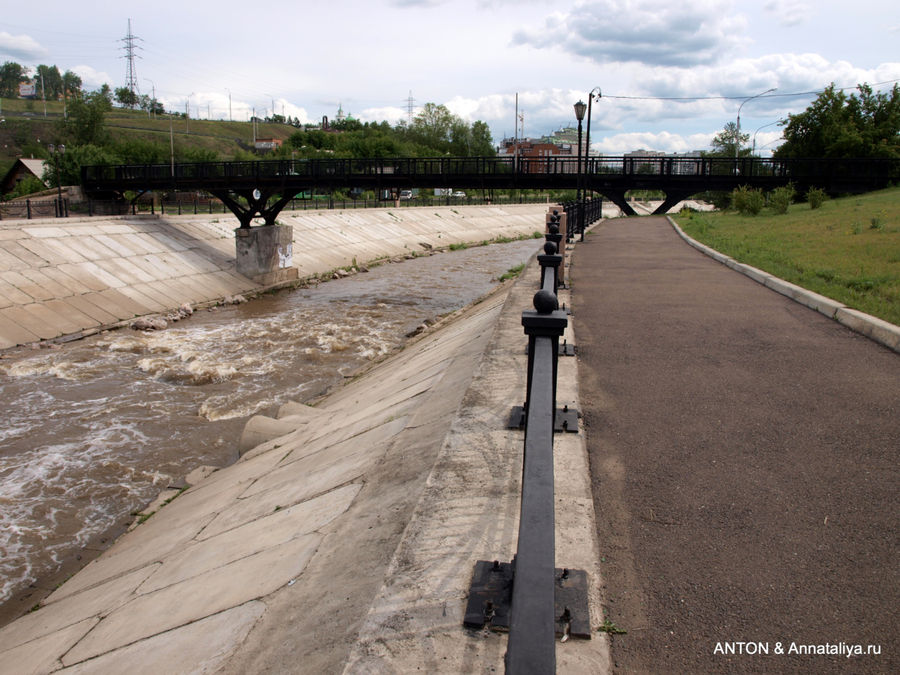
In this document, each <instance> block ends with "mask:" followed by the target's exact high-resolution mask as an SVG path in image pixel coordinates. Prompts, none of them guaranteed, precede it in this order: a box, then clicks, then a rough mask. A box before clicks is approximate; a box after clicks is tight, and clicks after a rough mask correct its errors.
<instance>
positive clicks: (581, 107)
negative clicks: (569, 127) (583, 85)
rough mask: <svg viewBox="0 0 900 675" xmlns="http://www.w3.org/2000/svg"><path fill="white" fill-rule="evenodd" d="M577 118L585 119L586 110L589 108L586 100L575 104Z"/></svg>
mask: <svg viewBox="0 0 900 675" xmlns="http://www.w3.org/2000/svg"><path fill="white" fill-rule="evenodd" d="M574 107H575V119H577V120H578V121H579V122H580V121H581V120H583V119H584V111H585V110H587V105H585V103H584V101H581V100H579V101H578V103H576V104H575V106H574Z"/></svg>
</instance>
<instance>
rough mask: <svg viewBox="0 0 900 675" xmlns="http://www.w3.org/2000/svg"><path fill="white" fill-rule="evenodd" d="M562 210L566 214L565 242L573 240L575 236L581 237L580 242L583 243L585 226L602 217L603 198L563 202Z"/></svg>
mask: <svg viewBox="0 0 900 675" xmlns="http://www.w3.org/2000/svg"><path fill="white" fill-rule="evenodd" d="M563 210H564V211H565V212H566V241H572V240H573V239H575V235H576V234H578V235H581V241H584V230H585V229H586V228H587V226H588V225H590V224H591V223H593V222H595V221H597V220H600V219H601V218H602V217H603V213H602V212H603V198H602V197H594V198H592V199H581V200H576V201H574V202H565V203H564V204H563Z"/></svg>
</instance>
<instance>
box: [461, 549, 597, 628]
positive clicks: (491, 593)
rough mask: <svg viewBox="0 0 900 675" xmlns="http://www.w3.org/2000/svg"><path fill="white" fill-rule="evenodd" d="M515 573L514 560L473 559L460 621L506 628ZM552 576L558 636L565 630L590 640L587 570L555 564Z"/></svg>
mask: <svg viewBox="0 0 900 675" xmlns="http://www.w3.org/2000/svg"><path fill="white" fill-rule="evenodd" d="M514 575H515V566H514V563H511V562H508V563H502V562H499V561H497V560H494V561H490V560H479V561H478V562H476V563H475V571H474V572H473V573H472V584H471V585H470V586H469V602H468V604H467V605H466V614H465V618H464V619H463V625H464V626H466V627H467V628H484V627H485V626H487V627H488V628H490V629H491V630H493V631H497V632H503V633H505V632H508V631H509V622H510V614H511V604H512V589H513V578H514ZM554 577H555V581H556V594H555V596H556V597H555V608H554V612H555V614H556V635H557V637H562V636H564V635H566V634H568V635H569V637H572V638H581V639H584V640H590V639H591V612H590V606H589V604H588V582H587V572H585V571H584V570H574V569H559V568H557V569H556V571H555V573H554Z"/></svg>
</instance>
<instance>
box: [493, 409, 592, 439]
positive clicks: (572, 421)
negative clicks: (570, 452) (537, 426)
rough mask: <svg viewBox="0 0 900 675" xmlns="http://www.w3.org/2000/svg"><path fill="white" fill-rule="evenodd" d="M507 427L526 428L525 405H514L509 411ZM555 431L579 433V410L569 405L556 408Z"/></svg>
mask: <svg viewBox="0 0 900 675" xmlns="http://www.w3.org/2000/svg"><path fill="white" fill-rule="evenodd" d="M506 428H507V429H524V428H525V406H521V405H514V406H513V407H512V410H510V411H509V420H508V421H507V422H506ZM553 432H554V433H557V434H558V433H562V432H567V433H570V434H577V433H578V411H577V410H574V409H572V408H569V407H568V406H566V407H564V408H557V409H556V422H555V423H554V425H553Z"/></svg>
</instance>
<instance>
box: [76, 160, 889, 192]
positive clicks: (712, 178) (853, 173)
mask: <svg viewBox="0 0 900 675" xmlns="http://www.w3.org/2000/svg"><path fill="white" fill-rule="evenodd" d="M578 169H579V165H578V159H577V158H576V157H568V156H560V155H551V156H546V157H511V156H501V157H424V158H375V159H342V158H335V159H277V160H259V161H250V162H243V161H240V162H202V163H178V164H174V165H172V164H138V165H102V166H85V167H83V168H82V182H83V183H84V185H85V188H86V189H89V190H95V191H102V190H104V189H106V190H123V189H158V188H159V187H161V186H166V184H170V185H172V186H176V185H178V186H183V185H184V184H185V183H190V184H191V185H190V187H191V188H200V189H202V188H203V187H204V186H205V185H214V186H217V187H225V188H230V187H232V186H235V185H237V184H239V183H242V184H241V185H240V189H246V184H247V181H248V180H253V181H264V182H266V184H267V185H270V186H271V185H278V184H284V185H290V186H292V187H293V186H295V185H296V184H298V183H302V182H304V181H305V180H306V179H307V178H308V179H310V181H309V182H310V183H317V184H322V185H331V186H332V187H334V186H337V185H341V186H344V185H352V183H353V181H354V179H357V178H358V179H360V180H359V183H361V184H366V185H376V184H379V185H382V184H386V183H388V182H389V183H390V184H391V185H393V186H397V185H402V184H403V181H407V180H408V181H409V183H408V186H410V187H414V186H417V185H418V186H433V187H447V186H451V187H463V188H465V187H469V186H471V187H484V186H487V185H490V186H491V187H507V188H516V187H540V186H541V185H544V186H548V187H549V186H553V187H558V188H571V187H575V184H576V182H577V178H578V176H579V171H578ZM543 176H546V177H547V178H548V180H546V181H544V180H543V178H542V177H543ZM583 177H584V181H585V182H584V186H586V187H588V188H590V187H591V186H592V185H596V184H597V181H601V182H602V181H606V180H621V181H622V182H624V183H629V184H631V183H635V182H638V183H641V182H646V183H647V185H645V186H642V187H650V185H649V183H650V182H652V181H653V180H654V179H656V183H657V184H659V185H664V184H669V185H675V184H678V183H685V184H687V183H690V184H691V185H696V186H698V187H700V188H701V189H703V187H702V185H701V183H708V184H709V187H708V188H706V189H717V188H716V187H715V186H716V185H721V186H723V187H724V188H725V189H730V187H733V186H734V183H735V181H736V180H738V181H739V180H741V179H744V178H746V179H748V180H750V179H753V180H755V181H756V182H757V184H761V185H767V184H769V181H771V184H772V185H774V184H776V183H779V182H780V183H784V182H786V181H788V180H791V181H795V182H797V183H798V184H802V185H807V186H809V185H816V186H819V187H823V188H825V189H828V188H830V187H832V188H833V187H835V186H836V190H833V191H840V189H841V187H842V186H851V185H856V186H859V187H862V188H864V189H874V188H875V187H880V186H882V185H886V184H887V183H888V182H890V181H896V180H898V179H900V160H896V159H881V158H874V159H837V160H835V159H774V158H765V159H764V158H758V157H741V158H738V159H733V158H724V157H665V156H646V157H634V156H627V157H607V156H591V157H588V158H586V159H585V160H584V165H583ZM644 179H647V181H644ZM719 189H722V188H719Z"/></svg>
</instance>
